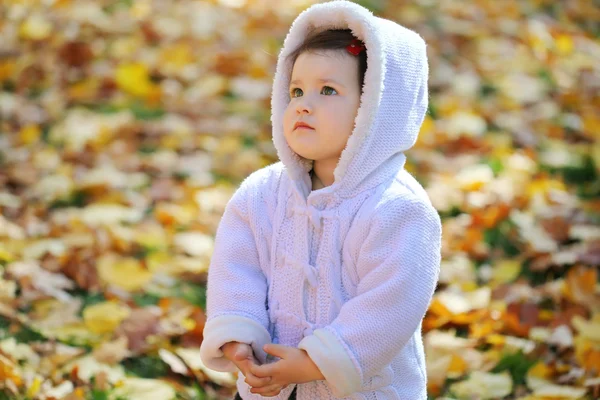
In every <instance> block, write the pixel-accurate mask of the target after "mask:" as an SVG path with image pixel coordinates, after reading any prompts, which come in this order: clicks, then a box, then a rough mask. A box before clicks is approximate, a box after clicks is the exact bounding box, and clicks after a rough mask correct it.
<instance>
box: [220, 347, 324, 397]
mask: <svg viewBox="0 0 600 400" xmlns="http://www.w3.org/2000/svg"><path fill="white" fill-rule="evenodd" d="M221 349H222V350H223V353H224V355H225V357H226V358H227V359H229V360H231V362H233V363H234V364H235V366H236V367H238V369H239V370H240V371H241V372H242V374H243V375H244V376H245V378H246V379H245V382H246V383H247V384H248V385H250V387H251V388H252V389H250V392H251V393H255V394H260V395H262V396H265V397H272V396H277V395H278V394H279V392H281V390H282V389H285V388H286V387H287V386H288V385H289V384H291V383H307V382H312V381H316V380H324V379H325V378H324V377H323V374H321V371H320V370H319V368H317V366H316V365H315V363H314V362H313V361H312V360H311V358H310V357H309V356H308V354H307V353H306V351H304V350H302V349H298V348H295V347H289V346H282V345H279V344H272V343H271V344H266V345H265V346H264V347H263V350H264V351H265V352H266V353H267V354H270V355H272V356H275V357H278V358H279V360H278V361H276V362H273V363H270V364H263V365H259V364H258V360H257V359H256V357H255V356H254V353H253V352H252V347H251V346H250V345H248V344H245V343H239V342H229V343H226V344H224V345H223V346H222V347H221Z"/></svg>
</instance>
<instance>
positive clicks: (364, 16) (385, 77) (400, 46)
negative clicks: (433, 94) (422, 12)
mask: <svg viewBox="0 0 600 400" xmlns="http://www.w3.org/2000/svg"><path fill="white" fill-rule="evenodd" d="M313 29H317V30H326V29H350V30H351V31H352V33H353V34H354V36H356V37H357V38H359V39H360V40H362V41H363V42H364V43H365V46H366V48H367V70H366V73H365V80H364V87H363V94H362V97H361V103H360V106H359V109H358V113H357V116H356V120H355V127H354V131H353V132H352V134H351V135H350V137H349V139H348V142H347V144H346V148H345V149H344V150H343V152H342V154H341V156H340V160H339V162H338V165H337V167H336V169H335V171H334V178H335V180H334V183H333V184H332V185H330V186H328V187H325V188H323V189H320V190H318V191H315V192H314V193H315V194H316V193H319V194H323V195H337V196H341V197H349V196H353V195H355V194H357V193H359V192H361V191H363V190H366V189H369V188H371V187H373V186H375V185H378V184H379V183H381V182H383V181H384V180H386V179H389V178H390V177H391V176H393V175H395V174H396V173H397V172H398V171H399V170H401V169H402V168H404V162H405V157H404V151H406V150H408V149H409V148H411V147H412V146H413V145H414V144H415V142H416V140H417V136H418V133H419V130H420V127H421V124H422V122H423V118H424V116H425V113H426V111H427V106H428V95H427V79H428V75H429V67H428V64H427V54H426V43H425V41H424V40H423V39H422V38H421V36H419V34H417V33H416V32H414V31H412V30H409V29H407V28H405V27H403V26H401V25H399V24H397V23H396V22H393V21H390V20H387V19H383V18H379V17H376V16H374V15H373V13H372V12H371V11H369V10H368V9H366V8H364V7H362V6H360V5H358V4H355V3H352V2H350V1H345V0H335V1H330V2H327V3H320V4H315V5H313V6H311V7H309V8H307V9H306V10H304V11H303V12H302V13H300V15H298V17H297V18H296V19H295V20H294V22H293V23H292V26H291V28H290V31H289V32H288V34H287V36H286V38H285V40H284V43H283V47H282V49H281V51H280V53H279V57H278V60H277V67H276V72H275V78H274V82H273V91H272V96H271V110H272V114H271V123H272V126H273V143H274V145H275V148H276V150H277V155H278V156H279V159H280V160H281V162H282V164H283V165H284V166H285V170H286V172H287V173H288V175H289V177H290V178H291V180H292V181H293V183H294V187H295V188H296V191H297V193H298V194H300V195H301V198H303V199H304V200H305V201H306V198H307V196H308V195H309V194H310V193H311V181H310V177H309V174H308V172H309V171H310V170H311V168H312V163H313V162H312V160H307V159H305V158H303V157H301V156H299V155H298V154H297V153H296V152H294V151H293V150H292V149H291V148H290V147H289V146H288V144H287V141H286V139H285V136H284V134H283V115H284V112H285V109H286V107H287V105H288V103H289V102H290V96H289V92H288V86H289V81H290V77H291V73H292V63H291V60H288V59H287V56H288V55H289V54H290V53H292V52H293V51H294V50H295V49H296V48H297V47H298V46H300V44H301V43H302V42H303V41H304V39H305V38H306V36H307V35H308V34H309V33H310V32H311V31H312V30H313Z"/></svg>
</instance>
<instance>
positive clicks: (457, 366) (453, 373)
mask: <svg viewBox="0 0 600 400" xmlns="http://www.w3.org/2000/svg"><path fill="white" fill-rule="evenodd" d="M466 371H467V363H466V362H465V360H463V359H462V357H460V356H457V355H456V354H453V355H452V361H450V366H449V367H448V378H451V379H455V378H458V377H460V376H462V375H464V374H465V372H466Z"/></svg>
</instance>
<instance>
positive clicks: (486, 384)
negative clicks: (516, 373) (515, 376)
mask: <svg viewBox="0 0 600 400" xmlns="http://www.w3.org/2000/svg"><path fill="white" fill-rule="evenodd" d="M512 385H513V383H512V378H511V376H510V374H509V373H508V371H505V372H503V373H501V374H490V373H486V372H481V371H473V372H472V373H471V375H470V376H469V378H468V379H466V380H464V381H461V382H457V383H455V384H453V385H452V386H451V387H450V391H452V393H454V394H455V395H457V396H458V398H461V399H466V398H473V397H475V398H478V399H482V400H483V399H498V398H502V397H504V396H507V395H509V394H510V393H511V392H512Z"/></svg>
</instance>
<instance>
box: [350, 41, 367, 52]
mask: <svg viewBox="0 0 600 400" xmlns="http://www.w3.org/2000/svg"><path fill="white" fill-rule="evenodd" d="M365 49H366V47H365V45H364V44H363V43H362V42H361V41H360V40H358V39H353V40H352V42H350V44H349V45H348V46H346V50H348V52H349V53H350V54H354V55H355V56H357V55H359V54H360V52H361V51H363V50H365Z"/></svg>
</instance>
